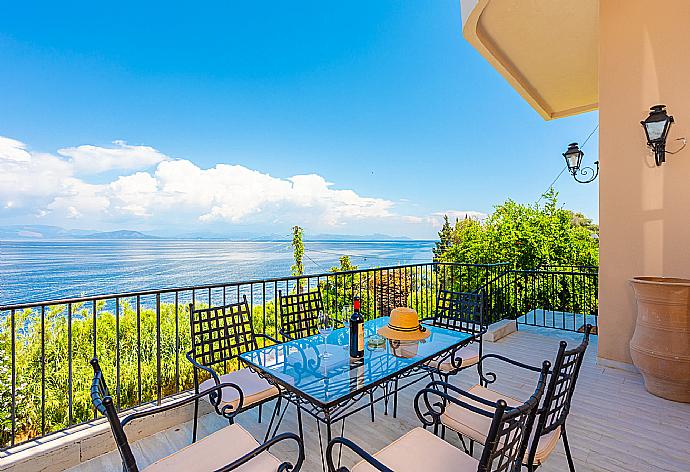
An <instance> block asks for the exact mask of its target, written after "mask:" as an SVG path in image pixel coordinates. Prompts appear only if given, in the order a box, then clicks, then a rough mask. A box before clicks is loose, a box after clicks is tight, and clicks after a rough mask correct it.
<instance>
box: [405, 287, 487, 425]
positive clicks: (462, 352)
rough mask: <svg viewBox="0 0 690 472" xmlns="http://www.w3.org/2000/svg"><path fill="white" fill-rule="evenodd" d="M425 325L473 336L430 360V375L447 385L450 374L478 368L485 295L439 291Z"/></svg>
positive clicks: (484, 330)
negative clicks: (453, 348) (432, 313)
mask: <svg viewBox="0 0 690 472" xmlns="http://www.w3.org/2000/svg"><path fill="white" fill-rule="evenodd" d="M422 322H424V323H425V324H430V325H432V326H438V327H440V328H446V329H450V330H453V331H459V332H461V333H467V334H470V335H472V340H471V341H470V343H469V344H466V345H464V346H462V347H460V348H459V349H455V350H453V351H450V352H448V353H445V354H443V355H441V356H439V357H437V358H435V359H431V360H430V361H429V362H427V364H426V365H425V366H424V367H425V369H426V370H427V371H428V372H429V374H430V375H431V380H433V379H434V376H435V375H436V376H438V377H439V378H440V379H441V380H443V381H444V382H448V380H449V378H450V376H451V375H455V374H457V373H458V372H460V371H461V370H464V369H467V368H468V367H472V366H474V365H478V363H479V359H480V358H481V356H482V339H483V334H484V333H485V332H486V326H484V296H483V294H482V293H481V292H479V293H466V292H453V291H450V290H439V291H438V294H437V296H436V310H435V312H434V316H432V317H428V318H424V319H423V320H422ZM393 394H394V397H393V417H396V416H397V405H398V398H397V397H398V385H397V380H396V381H395V383H394V385H393Z"/></svg>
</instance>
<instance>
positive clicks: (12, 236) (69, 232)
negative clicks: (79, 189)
mask: <svg viewBox="0 0 690 472" xmlns="http://www.w3.org/2000/svg"><path fill="white" fill-rule="evenodd" d="M53 239H101V240H149V239H150V240H155V239H195V240H216V241H257V242H269V241H290V238H288V237H287V236H286V237H275V235H266V234H260V233H249V232H238V233H234V234H233V233H229V234H222V233H213V232H196V233H186V234H177V235H170V236H168V235H166V236H161V235H154V234H149V233H144V232H141V231H134V230H126V229H123V230H117V231H95V230H84V229H66V228H61V227H59V226H50V225H12V226H0V240H53ZM304 239H305V241H409V240H411V238H408V237H407V236H391V235H388V234H380V233H374V234H367V235H353V234H316V235H313V236H305V238H304Z"/></svg>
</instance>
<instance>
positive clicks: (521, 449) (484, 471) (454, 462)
mask: <svg viewBox="0 0 690 472" xmlns="http://www.w3.org/2000/svg"><path fill="white" fill-rule="evenodd" d="M548 369H549V363H548V362H546V361H545V362H544V365H543V368H542V371H541V376H540V378H539V381H538V382H537V387H536V389H535V391H534V394H533V395H532V396H531V397H530V398H529V400H527V401H526V402H525V403H523V404H521V405H518V406H516V407H510V406H508V405H507V404H506V402H505V401H503V400H498V401H496V402H488V401H481V399H478V398H476V397H475V396H474V395H472V394H470V393H469V392H462V393H459V392H456V393H458V395H457V396H454V395H453V396H451V395H447V394H445V393H444V392H443V391H439V390H436V389H423V390H421V391H420V392H419V393H418V394H417V397H416V398H415V410H417V411H418V412H419V411H421V410H422V409H426V410H427V412H428V413H430V414H432V415H435V416H436V417H438V416H439V415H441V414H442V413H443V411H444V409H445V408H446V407H447V406H448V405H451V404H452V405H455V406H457V407H459V408H466V409H468V410H470V411H472V412H474V413H475V414H478V415H482V416H483V417H484V418H486V420H487V429H486V431H485V432H484V434H485V437H486V438H487V441H486V447H484V450H483V451H482V455H481V458H479V459H476V458H474V457H472V456H471V455H470V454H468V453H467V452H465V451H463V450H461V449H458V448H457V447H455V446H453V445H451V444H449V443H447V442H446V441H445V440H443V439H442V438H440V437H438V436H436V435H434V434H433V433H431V432H429V431H427V430H426V429H424V428H415V429H413V430H412V431H410V432H408V433H407V434H405V435H403V436H402V437H401V438H399V439H398V440H396V441H394V442H393V443H391V444H389V445H388V446H386V447H385V448H383V449H381V450H380V451H379V452H377V453H376V454H373V455H370V454H368V453H367V452H366V451H365V450H364V449H362V448H361V447H360V446H358V445H357V444H355V443H354V442H352V441H350V440H348V439H346V438H335V439H333V440H332V441H331V442H330V443H329V445H328V449H327V451H326V460H327V462H328V469H329V471H330V472H336V471H337V472H347V471H351V472H371V471H381V472H407V471H409V472H413V471H414V472H419V471H434V472H475V471H477V472H489V471H492V472H518V471H519V470H520V467H521V461H520V458H521V457H522V456H523V455H524V453H525V449H526V446H527V443H526V440H525V439H526V438H528V437H529V434H530V431H531V429H532V426H533V423H534V419H535V415H536V411H537V408H538V406H539V400H540V399H541V396H542V394H543V393H544V388H545V384H546V376H547V371H548ZM424 421H426V423H429V422H428V420H427V419H426V418H425V419H424ZM426 423H425V425H426ZM429 424H433V422H432V423H429ZM342 446H344V447H347V448H349V449H351V450H352V451H353V452H354V453H355V454H356V455H358V456H359V457H360V458H361V461H360V462H358V463H357V464H356V465H355V466H354V467H352V468H351V469H348V468H346V467H339V468H338V467H336V464H335V463H336V461H337V460H339V458H340V452H341V451H340V450H339V448H340V447H342Z"/></svg>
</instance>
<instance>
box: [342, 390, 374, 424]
mask: <svg viewBox="0 0 690 472" xmlns="http://www.w3.org/2000/svg"><path fill="white" fill-rule="evenodd" d="M369 403H370V405H369V407H370V408H371V422H372V423H373V422H374V392H373V391H371V392H370V393H369ZM344 423H345V420H343V424H344Z"/></svg>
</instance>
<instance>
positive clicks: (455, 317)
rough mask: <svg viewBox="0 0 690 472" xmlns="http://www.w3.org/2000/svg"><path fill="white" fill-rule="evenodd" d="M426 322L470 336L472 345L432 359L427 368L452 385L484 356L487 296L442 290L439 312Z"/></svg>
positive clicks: (439, 294)
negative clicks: (450, 381) (485, 300)
mask: <svg viewBox="0 0 690 472" xmlns="http://www.w3.org/2000/svg"><path fill="white" fill-rule="evenodd" d="M424 322H425V323H427V324H431V325H433V326H438V327H441V328H446V329H451V330H453V331H459V332H461V333H468V334H471V335H472V338H473V339H472V342H471V343H470V344H468V345H466V346H464V347H462V348H460V349H458V350H456V351H452V352H450V353H448V354H447V355H445V356H442V357H441V358H438V359H432V360H431V361H429V363H428V364H427V368H428V369H429V370H430V371H431V372H432V374H435V375H438V376H439V377H440V378H441V379H442V380H444V381H445V382H448V378H449V377H450V376H451V375H455V374H457V373H458V372H460V371H461V370H463V369H466V368H468V367H472V366H474V365H477V364H478V363H479V359H481V357H482V339H483V335H484V333H485V332H486V326H484V296H483V294H482V293H481V292H477V293H473V292H469V293H466V292H452V291H450V290H439V292H438V295H437V297H436V311H435V313H434V316H433V317H431V318H426V319H424Z"/></svg>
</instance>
